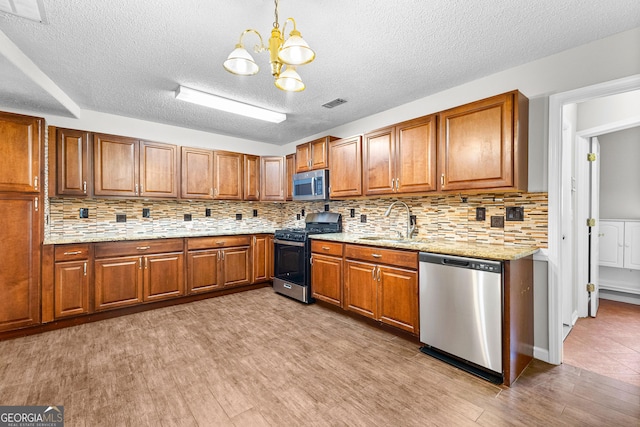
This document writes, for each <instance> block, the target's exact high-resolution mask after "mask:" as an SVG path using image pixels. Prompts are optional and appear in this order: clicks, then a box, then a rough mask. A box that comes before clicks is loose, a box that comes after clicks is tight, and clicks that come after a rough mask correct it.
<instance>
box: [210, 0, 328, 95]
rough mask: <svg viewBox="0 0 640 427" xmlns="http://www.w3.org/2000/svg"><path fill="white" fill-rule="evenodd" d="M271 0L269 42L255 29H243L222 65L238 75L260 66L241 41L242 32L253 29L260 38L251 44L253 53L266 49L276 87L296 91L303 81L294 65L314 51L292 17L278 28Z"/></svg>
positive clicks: (304, 61) (306, 60)
mask: <svg viewBox="0 0 640 427" xmlns="http://www.w3.org/2000/svg"><path fill="white" fill-rule="evenodd" d="M274 2H275V6H276V7H275V21H274V22H273V28H272V29H271V37H270V38H269V45H268V46H265V44H264V42H263V39H262V36H261V35H260V33H259V32H258V31H256V30H254V29H252V28H249V29H247V30H244V31H243V32H242V34H241V35H240V40H239V42H238V44H236V47H235V49H234V50H233V52H231V53H230V54H229V56H228V57H227V60H226V61H224V64H223V66H224V69H225V70H227V71H228V72H230V73H232V74H236V75H240V76H252V75H254V74H256V73H257V72H258V70H259V69H260V67H258V64H256V62H255V61H254V60H253V57H252V56H251V54H249V52H247V50H246V49H245V48H244V44H243V43H242V40H243V38H244V36H245V35H246V34H249V33H253V34H255V35H257V36H258V39H259V40H260V43H259V44H257V45H255V47H254V48H253V50H254V51H255V52H256V53H261V52H264V51H267V50H268V51H269V63H270V64H271V74H272V75H273V77H274V78H275V85H276V87H277V88H278V89H281V90H284V91H287V92H299V91H301V90H304V88H305V85H304V83H303V82H302V79H301V78H300V75H299V74H298V73H297V72H296V67H297V66H299V65H304V64H308V63H309V62H311V61H313V60H314V58H315V57H316V54H315V52H314V51H313V50H311V48H310V47H309V45H308V44H307V42H305V41H304V39H303V38H302V36H301V35H300V32H299V31H298V30H297V29H296V21H295V20H294V19H293V18H287V19H286V21H285V22H284V25H283V27H282V32H281V31H280V24H279V23H278V0H274ZM289 21H291V22H292V23H293V30H292V31H291V33H289V38H288V39H287V40H286V41H285V40H284V36H283V34H286V33H285V31H284V29H285V28H286V26H287V22H289ZM283 68H284V70H283Z"/></svg>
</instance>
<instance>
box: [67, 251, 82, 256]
mask: <svg viewBox="0 0 640 427" xmlns="http://www.w3.org/2000/svg"><path fill="white" fill-rule="evenodd" d="M81 253H82V251H69V252H65V253H64V254H63V255H80V254H81Z"/></svg>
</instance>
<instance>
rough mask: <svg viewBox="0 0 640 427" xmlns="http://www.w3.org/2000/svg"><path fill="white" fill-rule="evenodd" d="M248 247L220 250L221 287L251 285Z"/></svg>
mask: <svg viewBox="0 0 640 427" xmlns="http://www.w3.org/2000/svg"><path fill="white" fill-rule="evenodd" d="M250 267H251V257H250V250H249V247H242V248H229V249H224V250H222V269H221V270H222V275H223V286H242V285H247V284H249V283H251V270H250Z"/></svg>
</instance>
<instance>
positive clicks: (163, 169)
mask: <svg viewBox="0 0 640 427" xmlns="http://www.w3.org/2000/svg"><path fill="white" fill-rule="evenodd" d="M178 167H179V166H178V147H177V146H175V145H172V144H161V143H158V142H148V141H140V188H139V193H138V194H139V195H140V196H141V197H178V177H179V176H178Z"/></svg>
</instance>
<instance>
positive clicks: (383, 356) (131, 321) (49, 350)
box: [0, 288, 640, 427]
mask: <svg viewBox="0 0 640 427" xmlns="http://www.w3.org/2000/svg"><path fill="white" fill-rule="evenodd" d="M0 355H1V359H0V378H1V379H2V381H1V382H0V404H2V405H26V404H30V405H50V404H52V405H64V410H65V415H66V421H67V423H66V424H65V425H67V426H92V427H93V426H115V425H132V426H133V425H135V426H141V425H142V426H144V425H153V426H159V425H165V426H173V425H185V426H195V425H200V426H214V425H215V426H232V425H235V426H261V425H262V426H304V425H315V426H324V425H327V426H329V425H331V426H339V425H354V426H390V425H393V426H400V425H402V426H418V425H420V426H424V425H440V426H442V425H447V426H450V425H451V426H453V425H455V426H465V425H469V426H471V425H486V426H496V425H523V426H540V425H545V426H552V425H553V426H556V425H580V426H586V425H620V426H629V425H638V424H639V423H640V387H637V386H634V385H631V384H628V383H625V382H622V381H618V380H614V379H610V378H607V377H604V376H601V375H598V374H595V373H591V372H588V371H585V370H583V369H580V368H576V367H573V366H570V365H567V364H564V365H561V366H552V365H548V364H546V363H543V362H540V361H534V362H533V363H532V364H531V365H530V366H529V367H528V368H527V369H526V370H525V372H524V373H523V375H522V376H521V377H520V378H519V379H518V381H517V382H516V383H515V384H514V385H513V386H512V387H511V388H506V387H499V386H495V385H492V384H490V383H488V382H486V381H484V380H481V379H478V378H476V377H474V376H471V375H470V374H467V373H465V372H462V371H460V370H458V369H456V368H454V367H451V366H449V365H446V364H444V363H443V362H440V361H438V360H435V359H433V358H431V357H429V356H426V355H424V354H422V353H420V352H419V350H418V344H417V343H416V342H412V341H408V340H405V339H402V338H399V337H397V336H395V335H393V334H391V333H388V332H386V331H383V330H380V329H378V328H376V327H373V326H370V325H368V324H366V323H364V322H362V321H360V320H357V319H354V318H351V317H348V316H345V315H343V314H341V313H336V312H334V311H332V310H329V309H327V308H325V307H322V306H321V305H319V304H314V305H309V306H307V305H304V304H301V303H299V302H296V301H293V300H290V299H287V298H285V297H282V296H280V295H277V294H274V293H273V291H272V289H271V288H263V289H258V290H255V291H248V292H244V293H239V294H234V295H227V296H224V297H219V298H213V299H209V300H204V301H199V302H195V303H190V304H183V305H178V306H172V307H168V308H164V309H157V310H153V311H148V312H144V313H138V314H134V315H129V316H124V317H119V318H115V319H110V320H105V321H100V322H95V323H91V324H85V325H80V326H76V327H72V328H66V329H61V330H57V331H53V332H47V333H43V334H39V335H34V336H30V337H25V338H18V339H14V340H9V341H4V342H0Z"/></svg>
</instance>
